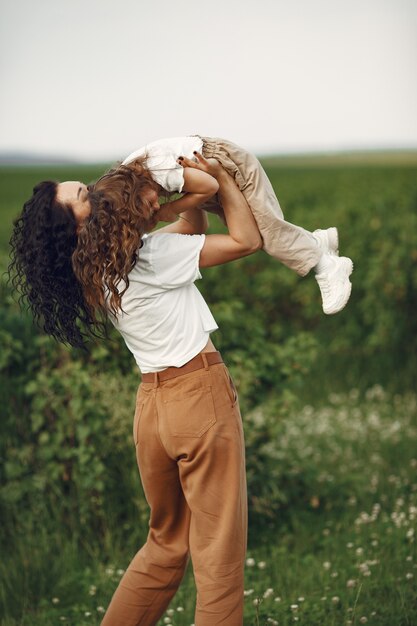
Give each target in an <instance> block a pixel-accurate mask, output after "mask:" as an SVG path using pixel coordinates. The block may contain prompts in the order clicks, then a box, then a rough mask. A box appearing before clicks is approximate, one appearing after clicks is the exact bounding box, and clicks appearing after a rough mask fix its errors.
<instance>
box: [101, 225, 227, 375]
mask: <svg viewBox="0 0 417 626" xmlns="http://www.w3.org/2000/svg"><path fill="white" fill-rule="evenodd" d="M205 237H206V236H205V235H181V234H177V233H159V234H158V232H157V231H156V232H155V233H151V234H149V235H144V236H143V238H142V241H143V245H142V247H141V248H139V250H138V260H137V261H136V264H135V266H134V267H133V269H132V270H131V271H130V273H129V287H128V288H127V291H126V292H125V293H124V294H123V296H122V308H123V310H124V311H125V313H122V312H121V311H119V312H118V316H117V320H116V318H115V317H114V316H113V315H112V314H111V312H110V310H109V318H110V320H111V322H112V323H113V325H114V326H115V327H116V328H117V329H118V330H119V332H120V333H121V334H122V336H123V338H124V340H125V343H126V345H127V347H128V348H129V350H130V351H131V352H132V353H133V355H134V357H135V360H136V363H137V365H138V367H139V369H140V371H141V372H142V373H145V372H158V371H161V370H163V369H165V368H166V367H170V366H175V367H180V366H181V365H184V363H187V361H189V360H190V359H192V358H193V357H194V356H195V355H196V354H198V353H199V352H200V351H201V350H202V349H203V348H204V346H205V345H206V343H207V341H208V338H209V335H210V333H211V332H213V331H214V330H217V328H218V326H217V324H216V321H215V319H214V317H213V315H212V314H211V311H210V309H209V308H208V306H207V304H206V302H205V300H204V298H203V296H202V295H201V293H200V292H199V291H198V289H197V287H196V286H195V285H194V281H195V280H197V279H198V278H201V274H200V270H199V258H200V251H201V248H202V247H203V245H204V240H205ZM125 286H126V283H125V282H124V281H123V280H122V281H120V283H119V285H118V290H119V292H121V291H123V289H124V288H125ZM105 292H106V296H108V295H109V292H108V290H107V288H106V289H105Z"/></svg>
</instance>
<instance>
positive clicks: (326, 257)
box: [316, 253, 353, 315]
mask: <svg viewBox="0 0 417 626" xmlns="http://www.w3.org/2000/svg"><path fill="white" fill-rule="evenodd" d="M352 272H353V262H352V260H351V259H349V258H348V257H345V256H341V257H338V256H336V255H335V254H330V253H324V254H323V256H322V258H321V259H320V273H318V274H316V280H317V282H318V285H319V287H320V291H321V297H322V300H323V311H324V313H326V314H327V315H332V314H333V313H337V312H338V311H341V310H342V309H343V307H345V306H346V304H347V302H348V300H349V298H350V293H351V291H352V283H351V282H350V280H349V276H350V275H351V273H352Z"/></svg>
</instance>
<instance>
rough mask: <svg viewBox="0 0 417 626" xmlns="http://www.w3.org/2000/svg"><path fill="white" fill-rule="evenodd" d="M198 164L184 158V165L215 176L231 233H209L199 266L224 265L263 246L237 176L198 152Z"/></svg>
mask: <svg viewBox="0 0 417 626" xmlns="http://www.w3.org/2000/svg"><path fill="white" fill-rule="evenodd" d="M197 158H198V163H195V162H194V161H192V160H190V159H186V158H185V157H184V159H183V165H184V167H186V168H187V167H189V168H193V169H202V170H203V171H206V172H208V173H209V174H211V175H212V176H214V177H215V178H216V180H217V182H218V184H219V191H218V193H219V196H220V201H221V204H222V207H223V210H224V215H225V218H226V222H227V227H228V229H229V234H228V235H207V236H206V239H205V242H204V246H203V248H202V250H201V253H200V263H199V264H200V267H210V266H212V265H221V264H222V263H228V262H229V261H233V260H235V259H238V258H241V257H244V256H248V255H249V254H252V253H253V252H256V250H259V249H260V248H261V247H262V238H261V235H260V233H259V230H258V227H257V224H256V221H255V218H254V217H253V215H252V211H251V209H250V207H249V205H248V203H247V202H246V199H245V197H244V195H243V194H242V192H241V191H240V190H239V188H238V187H237V185H236V183H235V181H234V179H233V178H232V176H230V174H228V173H227V172H226V170H225V169H224V168H223V167H222V166H221V165H220V163H218V162H217V161H216V160H215V159H205V158H204V157H203V156H202V155H201V154H199V153H197Z"/></svg>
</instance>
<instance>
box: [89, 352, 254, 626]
mask: <svg viewBox="0 0 417 626" xmlns="http://www.w3.org/2000/svg"><path fill="white" fill-rule="evenodd" d="M201 355H202V357H201V358H202V364H201V366H200V367H201V369H198V370H196V371H194V372H191V373H186V374H182V375H180V376H177V377H176V378H172V379H170V380H166V381H162V382H160V381H158V379H157V377H155V378H156V380H155V381H154V382H153V383H152V382H146V383H144V382H142V383H141V384H140V385H139V388H138V392H137V396H136V412H135V416H134V420H133V439H134V442H135V445H136V458H137V463H138V466H139V472H140V476H141V480H142V485H143V489H144V493H145V496H146V500H147V502H148V504H149V507H150V518H149V533H148V537H147V541H146V543H145V544H144V545H143V546H142V547H141V549H140V550H139V551H138V552H137V554H136V555H135V556H134V558H133V560H132V561H131V563H130V564H129V566H128V568H127V570H126V572H125V573H124V575H123V577H122V579H121V581H120V583H119V586H118V587H117V589H116V591H115V593H114V595H113V598H112V600H111V602H110V605H109V607H108V609H107V612H106V614H105V616H104V619H103V621H102V623H101V626H154V625H155V624H156V623H157V622H158V620H159V619H160V618H161V616H162V615H163V613H164V612H165V611H166V609H167V607H168V605H169V603H170V601H171V600H172V598H173V596H174V595H175V592H176V591H177V589H178V587H179V585H180V583H181V580H182V578H183V576H184V573H185V569H186V567H187V564H188V561H189V556H190V555H191V560H192V566H193V571H194V577H195V582H196V588H197V602H196V610H195V618H194V622H195V624H196V626H242V624H243V604H244V602H243V601H244V595H243V590H244V566H245V555H246V547H247V491H246V471H245V443H244V432H243V427H242V418H241V415H240V411H239V403H238V398H237V393H236V389H235V386H234V383H233V381H232V379H231V378H230V375H229V372H228V370H227V367H226V366H225V365H224V363H216V364H214V365H209V364H208V363H207V358H205V357H204V353H201Z"/></svg>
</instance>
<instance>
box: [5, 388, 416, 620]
mask: <svg viewBox="0 0 417 626" xmlns="http://www.w3.org/2000/svg"><path fill="white" fill-rule="evenodd" d="M416 406H417V399H416V397H415V396H414V395H412V394H408V395H407V396H391V395H389V394H387V393H386V392H384V390H383V389H382V388H380V387H374V388H372V389H370V390H368V392H367V393H366V394H365V395H364V396H362V394H359V392H358V391H357V390H352V392H350V393H349V394H334V395H333V396H332V397H330V398H329V400H328V403H327V406H324V407H321V408H316V407H312V406H306V407H304V409H303V410H301V411H300V412H297V413H295V414H293V415H291V416H289V418H288V419H287V420H286V421H285V424H284V425H283V430H282V431H281V435H280V442H277V444H278V445H277V447H276V449H277V450H279V451H281V450H283V451H284V454H287V456H288V459H290V458H294V459H295V465H294V467H293V468H291V471H294V470H296V469H297V468H298V472H299V475H300V476H305V475H307V473H308V472H309V471H311V470H313V472H316V474H317V476H318V480H317V482H316V486H315V487H313V486H311V487H310V488H309V502H308V503H307V502H306V503H305V504H304V505H299V506H296V505H294V506H292V507H290V511H289V514H288V515H285V518H284V516H283V520H282V524H280V523H279V521H278V523H277V524H275V530H271V532H269V533H265V534H264V535H263V536H257V531H256V529H255V528H250V529H249V547H248V552H247V561H246V570H245V621H244V624H245V626H252V625H253V626H260V625H262V626H268V625H270V624H279V625H280V626H289V625H290V624H295V623H298V624H304V625H306V626H307V625H308V626H339V625H342V624H343V625H346V626H352V625H358V624H364V623H367V624H370V625H372V624H374V625H375V626H412V625H413V624H415V623H416V621H417V589H416V584H415V580H416V577H417V571H416V568H417V554H416V544H415V533H416V519H417V480H416V468H417V457H416V454H415V451H416V443H417V414H416ZM394 416H395V417H394ZM248 427H249V423H247V424H246V425H245V429H246V428H248ZM301 431H303V432H304V442H301V441H300V435H301ZM319 440H321V441H322V445H321V446H320V444H319ZM303 451H304V456H302V452H303ZM306 451H307V452H306ZM308 451H310V452H308ZM312 485H313V483H312ZM53 517H54V512H51V519H50V520H49V522H48V523H45V524H43V523H42V519H45V513H44V514H43V515H40V517H39V520H38V522H36V519H35V518H34V517H33V515H32V516H30V515H29V516H28V519H29V520H30V519H31V520H32V521H31V522H30V524H29V522H28V520H26V521H25V520H22V525H21V528H18V529H16V533H15V538H14V543H13V546H12V549H11V551H10V554H4V555H3V559H2V563H1V565H0V569H1V570H2V571H1V578H2V579H3V580H4V586H3V591H2V604H3V607H5V618H4V620H3V621H2V625H3V626H18V625H19V626H52V625H55V624H59V623H62V624H67V625H68V626H87V625H88V624H90V625H97V626H98V625H99V624H100V621H101V619H102V616H103V612H104V611H105V607H106V606H107V604H108V602H109V600H110V598H111V596H112V593H113V592H114V590H115V588H116V586H117V584H118V581H119V579H120V576H121V575H122V573H123V571H124V568H125V567H126V566H127V564H128V562H129V561H130V559H131V558H132V556H133V554H134V552H135V551H136V550H137V549H138V548H139V547H140V546H141V545H142V543H143V541H144V535H143V532H145V529H144V528H143V529H142V535H141V534H140V533H138V534H136V535H135V536H133V534H132V533H131V532H129V534H128V535H126V533H125V536H124V533H123V529H120V528H119V529H108V530H107V533H106V536H105V537H104V539H103V540H102V541H101V542H99V541H97V543H96V544H93V545H91V544H90V545H85V544H84V543H83V541H82V534H81V535H79V536H76V535H74V536H72V537H71V536H70V535H68V536H66V537H64V534H63V533H62V534H61V533H60V529H59V527H57V526H56V525H55V523H54V521H53ZM195 592H196V590H195V584H194V579H193V575H192V564H191V563H190V564H189V567H188V570H187V573H186V575H185V578H184V580H183V582H182V585H181V586H180V588H179V590H178V592H177V594H176V596H175V597H174V599H173V601H172V602H171V604H170V606H169V608H168V610H167V611H166V613H165V615H164V616H163V618H162V619H161V620H160V622H159V624H158V626H162V625H163V624H172V625H173V626H190V625H191V624H193V618H194V608H195ZM6 615H7V616H8V617H6ZM13 616H14V617H13Z"/></svg>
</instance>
